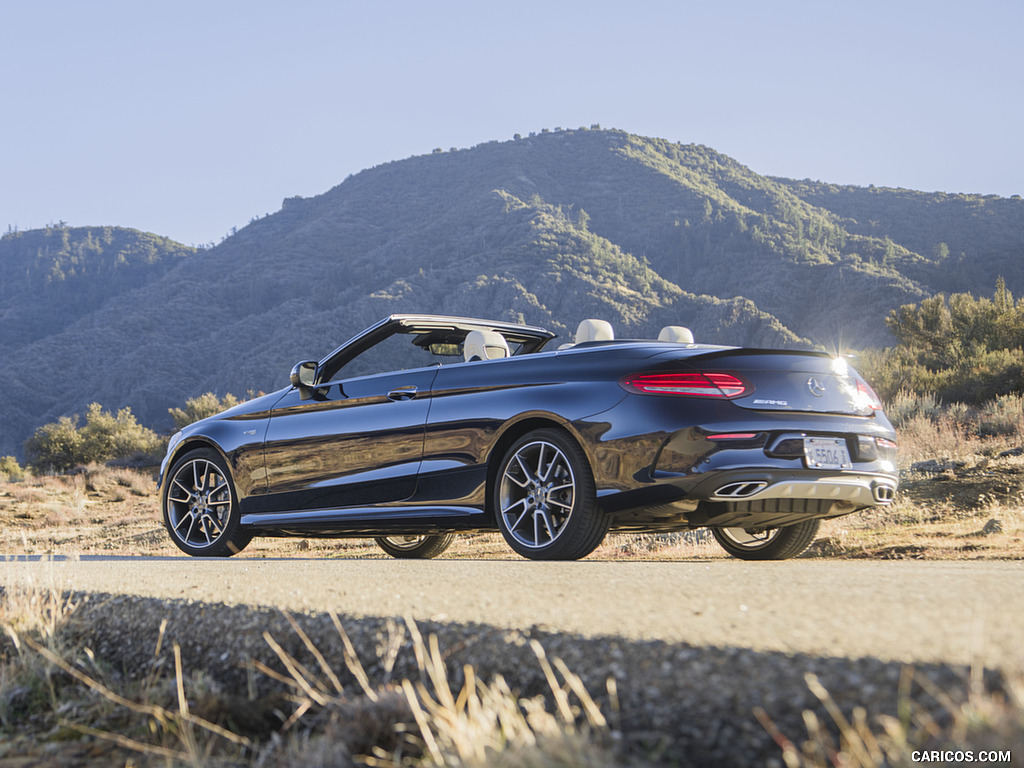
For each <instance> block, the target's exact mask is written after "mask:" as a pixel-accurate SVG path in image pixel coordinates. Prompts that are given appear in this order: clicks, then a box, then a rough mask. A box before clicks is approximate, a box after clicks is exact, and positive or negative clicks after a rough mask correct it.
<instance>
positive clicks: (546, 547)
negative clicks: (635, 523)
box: [491, 429, 609, 560]
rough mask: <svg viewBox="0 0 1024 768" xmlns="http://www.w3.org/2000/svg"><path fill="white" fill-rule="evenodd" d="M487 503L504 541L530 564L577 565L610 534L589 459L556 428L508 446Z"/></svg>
mask: <svg viewBox="0 0 1024 768" xmlns="http://www.w3.org/2000/svg"><path fill="white" fill-rule="evenodd" d="M491 502H492V508H493V509H494V516H495V519H496V521H497V523H498V529H499V530H500V531H501V535H502V536H503V537H504V538H505V541H506V542H507V543H508V545H509V546H510V547H512V549H514V550H515V551H516V552H517V553H519V554H520V555H522V556H523V557H528V558H530V559H531V560H578V559H580V558H581V557H586V556H587V555H589V554H590V553H591V552H593V551H594V550H595V549H596V548H597V547H598V545H600V543H601V542H602V541H603V540H604V537H605V534H606V533H607V532H608V524H609V521H608V517H607V516H606V515H604V514H602V513H601V511H600V510H599V509H598V506H597V494H596V493H595V491H594V475H593V473H592V472H591V470H590V465H589V464H588V463H587V458H586V456H585V455H584V453H583V450H582V449H581V448H580V447H579V445H577V444H576V442H575V441H574V440H572V438H570V437H569V436H568V435H566V434H565V433H564V432H562V431H560V430H557V429H538V430H535V431H533V432H530V433H528V434H526V435H524V436H523V437H521V438H520V439H519V440H517V441H516V442H515V443H513V444H512V446H511V447H510V448H509V449H508V451H506V453H505V455H504V457H503V458H502V460H501V464H500V465H499V466H498V474H497V478H496V480H495V483H494V488H493V491H492V500H491Z"/></svg>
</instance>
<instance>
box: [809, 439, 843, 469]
mask: <svg viewBox="0 0 1024 768" xmlns="http://www.w3.org/2000/svg"><path fill="white" fill-rule="evenodd" d="M804 463H805V464H806V465H807V468H808V469H852V468H853V462H852V461H850V452H849V451H848V450H847V448H846V441H845V440H841V439H839V438H836V437H805V438H804Z"/></svg>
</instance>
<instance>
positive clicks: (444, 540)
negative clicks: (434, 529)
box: [374, 533, 455, 560]
mask: <svg viewBox="0 0 1024 768" xmlns="http://www.w3.org/2000/svg"><path fill="white" fill-rule="evenodd" d="M374 541H375V542H377V546H378V547H380V548H381V549H383V550H384V551H385V552H387V553H388V554H389V555H391V556H392V557H399V558H403V559H410V560H429V559H430V558H432V557H437V556H438V555H440V554H441V553H442V552H444V551H445V550H446V549H448V547H450V546H451V545H452V542H453V541H455V535H454V534H451V533H444V534H437V535H435V536H381V537H380V538H377V539H374Z"/></svg>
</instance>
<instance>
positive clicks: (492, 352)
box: [462, 331, 508, 363]
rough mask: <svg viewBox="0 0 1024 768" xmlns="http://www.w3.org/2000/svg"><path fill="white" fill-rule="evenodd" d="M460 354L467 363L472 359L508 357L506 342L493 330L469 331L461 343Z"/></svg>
mask: <svg viewBox="0 0 1024 768" xmlns="http://www.w3.org/2000/svg"><path fill="white" fill-rule="evenodd" d="M462 355H463V357H464V358H465V359H466V362H467V363H470V362H472V361H473V360H496V359H497V358H499V357H508V342H507V341H505V337H504V336H502V335H501V334H500V333H496V332H495V331H470V332H469V333H467V334H466V341H465V342H464V343H463V345H462Z"/></svg>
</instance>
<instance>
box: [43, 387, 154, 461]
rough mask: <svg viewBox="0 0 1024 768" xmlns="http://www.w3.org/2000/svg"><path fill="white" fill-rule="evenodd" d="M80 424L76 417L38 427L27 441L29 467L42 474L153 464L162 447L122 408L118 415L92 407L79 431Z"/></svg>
mask: <svg viewBox="0 0 1024 768" xmlns="http://www.w3.org/2000/svg"><path fill="white" fill-rule="evenodd" d="M78 422H79V416H78V414H75V415H74V416H62V417H61V418H60V419H58V420H57V421H56V422H51V423H50V424H44V425H43V426H41V427H39V429H37V430H36V431H35V434H33V435H32V437H30V438H29V439H28V440H26V441H25V456H26V457H27V459H28V463H29V465H30V466H32V467H34V468H35V469H38V470H42V471H56V472H66V471H67V470H69V469H72V468H73V467H76V466H79V465H82V464H89V463H90V462H99V463H105V462H108V461H113V460H115V459H132V460H134V461H136V462H138V461H140V460H141V461H153V460H155V455H156V454H157V453H158V452H159V450H160V448H161V446H162V441H161V439H160V438H159V437H158V436H157V434H156V433H155V432H154V431H153V430H151V429H148V428H147V427H144V426H142V425H141V424H139V423H138V421H136V419H135V415H134V414H133V413H132V412H131V409H130V408H122V409H121V410H119V411H118V412H117V414H116V415H115V414H112V413H108V412H106V411H104V410H103V408H102V407H101V406H100V404H99V403H92V404H91V405H90V406H89V409H88V411H87V412H86V415H85V425H84V426H82V427H79V426H78Z"/></svg>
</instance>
